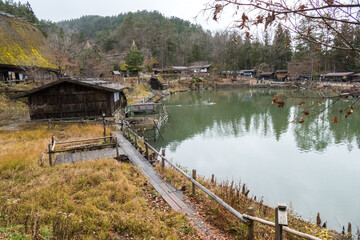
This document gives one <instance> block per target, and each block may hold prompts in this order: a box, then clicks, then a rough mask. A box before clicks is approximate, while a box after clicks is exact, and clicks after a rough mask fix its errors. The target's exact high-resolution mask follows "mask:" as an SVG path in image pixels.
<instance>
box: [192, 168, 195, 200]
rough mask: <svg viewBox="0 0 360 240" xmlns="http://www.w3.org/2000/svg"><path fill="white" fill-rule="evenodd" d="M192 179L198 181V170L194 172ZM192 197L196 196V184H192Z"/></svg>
mask: <svg viewBox="0 0 360 240" xmlns="http://www.w3.org/2000/svg"><path fill="white" fill-rule="evenodd" d="M192 178H193V179H194V180H196V169H193V170H192ZM192 195H193V196H195V184H194V183H192Z"/></svg>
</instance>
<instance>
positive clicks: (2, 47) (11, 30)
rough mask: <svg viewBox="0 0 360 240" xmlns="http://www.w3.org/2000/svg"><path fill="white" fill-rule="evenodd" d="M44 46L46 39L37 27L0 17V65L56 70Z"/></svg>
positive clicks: (48, 51)
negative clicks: (47, 56)
mask: <svg viewBox="0 0 360 240" xmlns="http://www.w3.org/2000/svg"><path fill="white" fill-rule="evenodd" d="M44 46H45V37H44V35H43V34H42V33H41V32H40V30H39V29H37V28H36V27H35V26H33V25H31V24H30V23H27V22H23V21H21V20H18V19H13V18H9V17H6V16H3V15H0V64H6V65H16V66H26V67H41V68H56V66H55V65H54V64H52V63H51V62H50V61H49V60H48V59H46V57H45V56H46V55H49V56H50V54H49V53H50V50H49V49H46V48H45V47H44Z"/></svg>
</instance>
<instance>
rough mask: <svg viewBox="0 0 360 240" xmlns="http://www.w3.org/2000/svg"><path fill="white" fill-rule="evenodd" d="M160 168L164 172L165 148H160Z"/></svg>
mask: <svg viewBox="0 0 360 240" xmlns="http://www.w3.org/2000/svg"><path fill="white" fill-rule="evenodd" d="M161 155H162V157H161V170H162V171H163V172H164V170H165V149H162V151H161Z"/></svg>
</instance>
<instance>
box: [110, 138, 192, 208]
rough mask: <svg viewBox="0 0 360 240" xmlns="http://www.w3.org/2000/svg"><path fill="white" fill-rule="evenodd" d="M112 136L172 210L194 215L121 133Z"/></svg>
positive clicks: (182, 197)
mask: <svg viewBox="0 0 360 240" xmlns="http://www.w3.org/2000/svg"><path fill="white" fill-rule="evenodd" d="M114 136H115V137H116V138H117V139H118V143H119V145H120V146H121V148H122V150H123V151H124V153H125V155H126V156H127V157H128V158H129V160H130V161H131V162H132V163H133V164H134V165H135V166H137V167H139V170H140V171H141V173H142V174H144V176H145V177H146V178H147V179H148V180H149V182H150V184H151V185H152V186H153V187H154V188H155V190H156V191H157V192H158V193H159V194H160V195H161V196H162V197H163V198H164V200H165V201H166V202H167V203H168V204H169V205H170V206H171V207H172V208H173V209H174V210H176V211H178V212H183V213H188V214H192V213H194V210H193V209H192V208H191V207H190V206H189V205H188V204H186V203H185V201H184V199H185V198H184V195H183V194H182V193H181V192H180V191H179V190H177V189H176V188H175V187H173V186H172V185H171V184H169V183H168V182H166V181H165V180H164V179H162V178H161V177H160V176H159V175H158V174H157V172H156V170H155V169H154V168H153V166H152V165H151V164H150V163H149V161H148V160H146V158H145V157H143V156H142V155H141V154H140V153H139V152H138V150H137V149H136V148H135V147H134V146H133V145H132V144H131V143H130V142H129V141H128V140H127V139H126V138H125V137H124V136H123V135H122V134H121V133H119V132H115V133H114Z"/></svg>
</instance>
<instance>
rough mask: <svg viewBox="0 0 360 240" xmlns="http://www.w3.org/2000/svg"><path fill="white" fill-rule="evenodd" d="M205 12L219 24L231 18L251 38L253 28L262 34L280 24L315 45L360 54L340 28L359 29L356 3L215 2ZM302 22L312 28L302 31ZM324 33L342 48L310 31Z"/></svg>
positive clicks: (307, 0)
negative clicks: (261, 29) (227, 16)
mask: <svg viewBox="0 0 360 240" xmlns="http://www.w3.org/2000/svg"><path fill="white" fill-rule="evenodd" d="M204 11H205V12H208V13H209V12H210V13H211V16H212V19H213V20H215V21H218V19H219V18H220V17H221V14H224V13H227V14H229V13H230V14H233V19H234V20H233V26H234V27H236V28H239V29H241V30H243V31H244V32H245V34H246V35H247V36H248V37H251V33H250V28H251V27H252V26H261V25H263V26H264V28H265V30H266V29H267V28H268V27H269V26H270V25H272V24H274V23H277V24H281V25H282V26H283V27H284V28H286V29H289V30H290V31H291V32H293V33H296V34H297V35H298V36H299V37H301V38H303V39H306V40H308V41H312V42H314V43H316V44H319V45H322V46H326V47H331V48H337V49H342V50H353V51H356V52H358V53H360V48H359V47H357V46H355V45H354V43H353V41H352V40H351V39H349V38H347V36H344V35H343V34H342V33H341V31H340V27H341V25H342V24H345V23H346V24H349V25H351V26H353V27H356V28H359V27H360V2H359V0H292V1H288V0H275V1H273V0H241V1H240V0H214V1H211V2H209V3H208V4H207V5H206V7H205V9H204ZM304 19H306V20H311V21H312V22H314V23H316V24H315V27H314V28H309V29H307V30H306V31H303V29H302V28H300V26H301V21H303V20H304ZM322 29H323V30H326V31H328V32H330V33H331V34H332V35H333V37H335V36H336V37H339V38H340V39H341V40H342V43H343V44H342V45H340V46H338V45H336V46H335V45H333V44H331V43H329V42H328V41H321V40H318V39H316V38H313V37H311V36H312V34H311V33H312V32H313V31H319V30H322Z"/></svg>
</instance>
